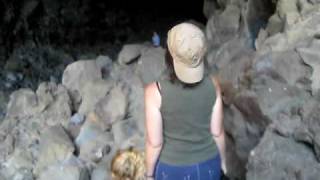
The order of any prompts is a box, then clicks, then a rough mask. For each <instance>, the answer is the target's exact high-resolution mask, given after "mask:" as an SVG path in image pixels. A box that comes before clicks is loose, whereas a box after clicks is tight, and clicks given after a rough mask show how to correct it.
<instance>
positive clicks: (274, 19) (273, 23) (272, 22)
mask: <svg viewBox="0 0 320 180" xmlns="http://www.w3.org/2000/svg"><path fill="white" fill-rule="evenodd" d="M266 30H267V32H268V33H269V34H270V35H271V36H272V35H275V34H276V33H279V32H283V30H284V23H283V21H282V20H281V19H280V17H279V14H274V15H272V16H271V17H270V18H269V22H268V25H267V28H266Z"/></svg>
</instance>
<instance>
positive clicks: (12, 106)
mask: <svg viewBox="0 0 320 180" xmlns="http://www.w3.org/2000/svg"><path fill="white" fill-rule="evenodd" d="M37 106H38V99H37V96H36V94H35V93H34V92H33V91H32V90H31V89H19V90H17V91H15V92H13V93H12V94H11V95H10V101H9V103H8V106H7V115H6V116H7V117H9V118H18V119H21V118H24V117H27V116H31V115H33V114H34V113H36V112H37Z"/></svg>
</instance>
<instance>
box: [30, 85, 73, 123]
mask: <svg viewBox="0 0 320 180" xmlns="http://www.w3.org/2000/svg"><path fill="white" fill-rule="evenodd" d="M37 95H38V96H37V97H38V100H39V103H38V104H39V106H38V112H39V113H38V114H37V115H36V116H35V118H37V119H38V123H39V124H40V125H42V126H43V127H44V128H45V127H47V126H55V125H60V124H61V125H63V127H67V126H68V124H69V119H70V118H71V111H72V108H71V107H72V103H71V98H70V96H69V94H68V91H67V89H66V88H65V87H64V86H62V85H56V84H54V83H48V84H47V83H43V84H41V85H40V86H39V88H38V90H37Z"/></svg>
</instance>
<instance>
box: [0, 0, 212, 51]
mask: <svg viewBox="0 0 320 180" xmlns="http://www.w3.org/2000/svg"><path fill="white" fill-rule="evenodd" d="M202 9H203V1H186V2H183V3H182V2H180V3H179V2H172V1H169V0H163V1H125V0H113V1H111V0H109V1H106V0H71V1H62V0H57V1H49V0H24V1H19V0H12V1H8V0H3V1H1V2H0V13H1V17H3V18H1V19H0V26H1V29H2V31H1V38H0V44H1V46H4V47H6V56H7V57H8V56H9V54H10V53H11V52H12V51H13V50H14V49H15V48H16V47H17V46H19V45H21V44H25V43H26V42H27V41H29V40H32V41H33V42H36V43H37V44H49V45H51V46H58V47H59V46H60V47H61V46H64V45H66V44H68V45H70V46H78V45H79V44H81V45H88V46H95V45H97V44H104V43H106V42H107V43H110V44H113V45H115V44H125V43H131V42H139V41H148V40H150V38H151V36H152V33H153V31H156V32H158V33H159V34H160V36H162V37H163V36H165V32H166V31H167V30H168V28H169V27H171V26H172V25H173V24H175V23H177V22H181V21H185V20H195V21H197V22H200V23H202V24H205V22H206V18H205V17H204V15H203V12H202Z"/></svg>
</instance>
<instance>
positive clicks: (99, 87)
mask: <svg viewBox="0 0 320 180" xmlns="http://www.w3.org/2000/svg"><path fill="white" fill-rule="evenodd" d="M112 86H113V83H112V82H110V81H106V80H102V79H96V80H93V81H89V82H87V83H86V84H85V85H84V86H83V89H82V102H81V105H80V107H79V111H78V113H80V114H82V115H87V114H88V113H89V112H91V111H93V110H94V108H95V106H96V104H97V103H98V102H99V101H100V100H101V99H102V98H104V97H105V96H106V95H107V94H108V92H109V91H110V89H111V88H112ZM104 117H107V116H104Z"/></svg>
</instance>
